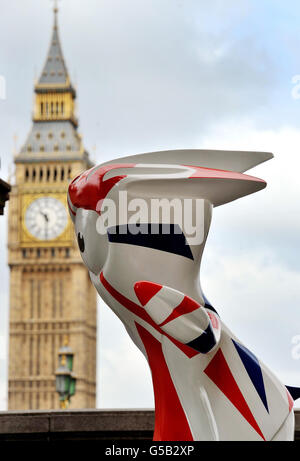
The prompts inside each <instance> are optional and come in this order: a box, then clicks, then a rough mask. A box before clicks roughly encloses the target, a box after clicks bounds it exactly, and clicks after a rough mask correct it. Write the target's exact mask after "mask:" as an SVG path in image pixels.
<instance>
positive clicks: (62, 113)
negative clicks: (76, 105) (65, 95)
mask: <svg viewBox="0 0 300 461" xmlns="http://www.w3.org/2000/svg"><path fill="white" fill-rule="evenodd" d="M60 107H61V115H64V111H65V106H64V103H63V102H62V103H61V104H60Z"/></svg>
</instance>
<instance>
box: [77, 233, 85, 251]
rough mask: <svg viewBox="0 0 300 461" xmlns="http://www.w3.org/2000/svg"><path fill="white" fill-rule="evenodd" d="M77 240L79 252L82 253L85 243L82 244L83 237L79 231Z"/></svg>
mask: <svg viewBox="0 0 300 461" xmlns="http://www.w3.org/2000/svg"><path fill="white" fill-rule="evenodd" d="M77 241H78V246H79V250H80V251H81V253H84V248H85V245H84V238H83V235H82V233H81V232H78V235H77Z"/></svg>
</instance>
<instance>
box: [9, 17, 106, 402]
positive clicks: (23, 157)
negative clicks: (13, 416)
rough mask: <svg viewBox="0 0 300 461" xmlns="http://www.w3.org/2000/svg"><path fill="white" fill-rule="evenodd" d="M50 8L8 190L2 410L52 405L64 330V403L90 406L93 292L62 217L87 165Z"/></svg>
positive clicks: (93, 391) (93, 362) (93, 375)
mask: <svg viewBox="0 0 300 461" xmlns="http://www.w3.org/2000/svg"><path fill="white" fill-rule="evenodd" d="M54 12H55V20H54V27H53V32H52V38H51V43H50V48H49V52H48V56H47V59H46V63H45V66H44V68H43V71H42V74H41V77H40V79H39V81H38V82H37V83H36V85H35V105H34V115H33V126H32V128H31V130H30V133H29V135H28V137H27V140H26V142H25V144H24V146H23V147H22V148H21V150H20V152H19V154H18V155H17V156H16V157H15V166H16V177H15V184H14V185H13V187H12V191H11V194H10V204H9V227H8V233H9V235H8V262H9V267H10V333H9V388H8V390H9V395H8V408H9V410H17V409H18V410H19V409H22V410H23V409H56V408H59V401H58V395H57V394H56V392H55V374H54V373H55V370H56V368H57V366H58V350H59V348H60V347H61V346H62V345H63V341H64V337H65V335H68V337H69V343H70V346H71V347H72V349H73V351H74V353H75V358H74V372H75V373H76V376H77V391H76V395H75V396H74V397H73V398H72V402H71V408H93V407H95V397H96V315H97V314H96V310H97V307H96V306H97V304H96V293H95V290H94V288H93V287H92V284H91V283H90V280H89V275H88V272H87V270H86V269H85V267H84V266H83V264H82V261H81V258H80V255H79V252H78V250H77V246H76V242H75V236H74V233H73V231H72V229H71V226H70V219H69V217H67V215H64V209H65V210H66V209H67V203H66V192H67V188H68V184H69V182H70V179H71V178H73V177H75V176H77V175H78V174H79V173H80V172H82V171H83V170H86V169H87V168H89V167H91V166H92V164H91V162H90V160H89V156H88V153H87V152H86V151H85V149H84V147H83V144H82V140H81V137H80V135H79V134H78V132H77V118H76V115H75V99H76V92H75V90H74V88H73V87H72V84H71V82H70V78H69V74H68V71H67V68H66V65H65V61H64V58H63V54H62V51H61V46H60V40H59V35H58V25H57V9H55V10H54ZM40 199H42V200H40ZM62 205H63V207H62ZM30 207H31V208H30ZM29 208H30V212H29V211H28V210H29Z"/></svg>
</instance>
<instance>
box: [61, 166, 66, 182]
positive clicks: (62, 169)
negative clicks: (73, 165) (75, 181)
mask: <svg viewBox="0 0 300 461" xmlns="http://www.w3.org/2000/svg"><path fill="white" fill-rule="evenodd" d="M60 179H61V181H64V179H65V169H64V167H62V168H61V172H60Z"/></svg>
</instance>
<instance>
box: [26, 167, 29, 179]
mask: <svg viewBox="0 0 300 461" xmlns="http://www.w3.org/2000/svg"><path fill="white" fill-rule="evenodd" d="M28 179H29V170H28V168H26V170H25V182H27V181H28Z"/></svg>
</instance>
